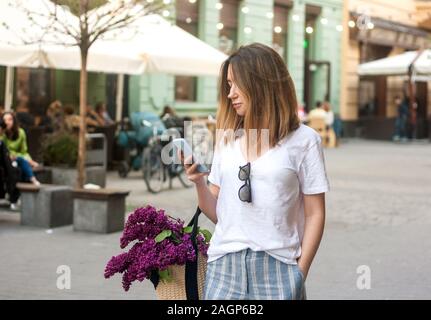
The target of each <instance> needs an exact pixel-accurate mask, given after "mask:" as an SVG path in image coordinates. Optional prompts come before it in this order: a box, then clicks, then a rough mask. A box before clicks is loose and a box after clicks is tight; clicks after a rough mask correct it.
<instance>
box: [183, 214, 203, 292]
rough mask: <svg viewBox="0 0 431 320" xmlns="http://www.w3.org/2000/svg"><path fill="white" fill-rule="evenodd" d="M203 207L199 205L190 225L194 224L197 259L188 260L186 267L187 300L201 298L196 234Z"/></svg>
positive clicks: (193, 235)
mask: <svg viewBox="0 0 431 320" xmlns="http://www.w3.org/2000/svg"><path fill="white" fill-rule="evenodd" d="M201 212H202V211H201V209H200V208H199V207H197V209H196V212H195V215H194V216H193V219H192V220H191V221H190V222H189V224H188V226H193V229H192V234H191V240H192V245H193V249H194V250H195V255H196V259H195V261H187V262H186V269H185V278H186V279H185V280H186V296H187V300H199V290H198V259H199V250H198V245H197V242H196V236H197V234H198V221H199V215H200V214H201Z"/></svg>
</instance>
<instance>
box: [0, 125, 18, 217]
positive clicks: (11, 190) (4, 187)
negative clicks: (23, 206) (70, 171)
mask: <svg viewBox="0 0 431 320" xmlns="http://www.w3.org/2000/svg"><path fill="white" fill-rule="evenodd" d="M2 124H4V122H2V123H0V125H2ZM2 129H5V126H4V125H3V126H2ZM18 175H19V169H18V168H15V167H14V166H13V165H12V161H11V159H10V155H9V150H8V149H7V148H6V145H5V143H4V142H3V141H2V140H0V199H4V198H5V196H6V193H7V194H9V203H10V208H11V209H12V210H17V204H16V203H17V201H18V199H19V195H20V193H19V190H18V188H17V187H16V184H17V182H18Z"/></svg>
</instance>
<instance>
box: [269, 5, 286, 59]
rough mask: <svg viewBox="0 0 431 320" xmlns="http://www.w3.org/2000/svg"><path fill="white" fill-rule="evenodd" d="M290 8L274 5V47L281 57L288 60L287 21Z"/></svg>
mask: <svg viewBox="0 0 431 320" xmlns="http://www.w3.org/2000/svg"><path fill="white" fill-rule="evenodd" d="M288 14H289V8H288V7H286V6H282V5H277V4H276V5H274V20H273V21H274V23H273V30H272V47H273V49H274V50H275V51H277V52H278V54H279V55H280V56H282V57H283V58H284V59H286V51H287V19H288Z"/></svg>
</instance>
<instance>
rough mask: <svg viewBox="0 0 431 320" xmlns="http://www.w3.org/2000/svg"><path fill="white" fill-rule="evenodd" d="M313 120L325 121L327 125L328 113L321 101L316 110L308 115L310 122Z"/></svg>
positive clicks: (317, 103) (318, 102)
mask: <svg viewBox="0 0 431 320" xmlns="http://www.w3.org/2000/svg"><path fill="white" fill-rule="evenodd" d="M312 119H324V120H325V123H326V119H327V112H326V111H325V109H324V108H323V103H322V102H321V101H317V102H316V108H314V109H313V110H311V111H310V112H309V113H308V120H312Z"/></svg>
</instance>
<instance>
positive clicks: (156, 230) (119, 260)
mask: <svg viewBox="0 0 431 320" xmlns="http://www.w3.org/2000/svg"><path fill="white" fill-rule="evenodd" d="M164 230H169V231H171V235H170V236H168V237H166V238H165V239H164V240H162V241H160V242H157V241H156V240H155V238H156V237H157V236H158V235H159V234H160V233H161V232H162V231H164ZM183 230H184V221H181V220H180V219H175V218H172V217H170V216H168V215H166V213H165V211H164V210H157V209H156V208H154V207H152V206H146V207H143V208H138V209H136V210H135V211H134V212H133V213H132V214H131V215H130V216H129V217H128V219H127V222H126V225H125V228H124V231H123V234H122V236H121V238H120V247H121V248H122V249H124V248H126V247H127V246H128V245H129V244H131V243H132V242H133V245H132V247H131V248H130V249H129V251H127V252H124V253H121V254H119V255H118V256H114V257H112V258H111V259H110V260H109V262H108V263H107V265H106V267H105V274H104V275H105V278H110V277H112V276H113V275H114V274H116V273H120V274H123V277H122V284H123V288H124V290H125V291H128V290H129V289H130V286H131V284H132V282H134V281H136V280H138V281H143V280H145V279H149V278H150V275H151V273H152V271H162V270H166V269H167V268H168V267H169V266H171V265H175V264H176V265H184V264H185V263H186V262H187V261H195V260H196V254H195V251H194V248H193V244H192V241H191V235H190V234H189V233H185V232H184V231H183ZM196 243H197V248H198V251H199V252H200V253H202V254H203V255H205V256H206V255H207V250H208V246H209V243H207V242H206V241H205V238H204V237H203V236H202V235H201V234H198V235H197V236H196Z"/></svg>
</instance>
